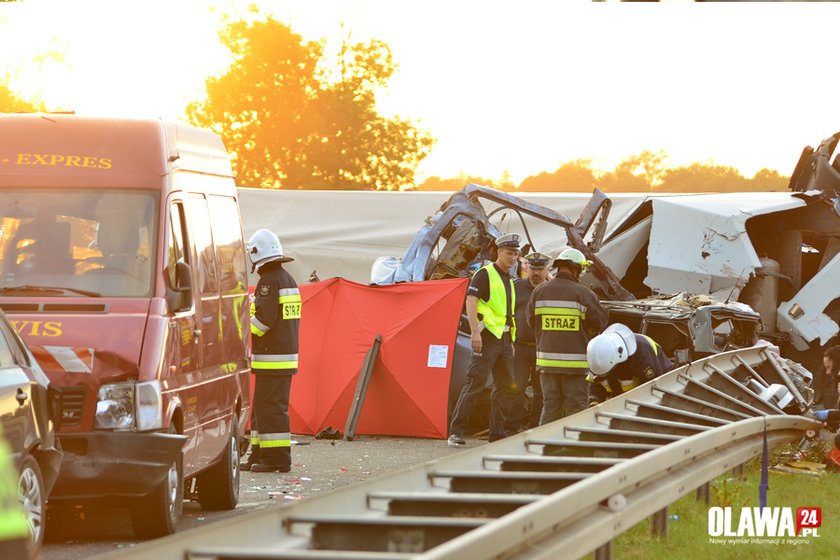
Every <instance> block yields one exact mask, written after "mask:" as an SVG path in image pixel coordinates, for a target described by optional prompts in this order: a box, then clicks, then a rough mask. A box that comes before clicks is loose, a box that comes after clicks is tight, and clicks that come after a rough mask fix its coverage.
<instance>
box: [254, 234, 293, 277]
mask: <svg viewBox="0 0 840 560" xmlns="http://www.w3.org/2000/svg"><path fill="white" fill-rule="evenodd" d="M248 258H250V259H251V264H253V265H254V268H256V267H258V266H262V265H264V264H266V263H269V262H272V261H279V262H289V261H293V260H294V259H293V258H291V257H287V256H285V255H284V254H283V246H282V245H281V244H280V239H279V238H278V237H277V235H275V233H274V232H273V231H271V230H268V229H260V230H257V231H256V232H255V233H254V235H252V236H251V239H249V240H248Z"/></svg>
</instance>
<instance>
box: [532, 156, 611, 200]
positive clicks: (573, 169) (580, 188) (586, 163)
mask: <svg viewBox="0 0 840 560" xmlns="http://www.w3.org/2000/svg"><path fill="white" fill-rule="evenodd" d="M595 187H596V179H595V173H594V172H593V171H592V167H591V162H590V160H587V159H578V160H574V161H569V162H566V163H564V164H563V165H561V166H560V167H558V168H557V170H556V171H554V172H553V173H547V172H545V171H543V172H542V173H540V174H539V175H531V176H529V177H526V178H525V179H524V180H523V181H522V183H520V185H519V189H518V190H519V191H520V192H530V191H541V192H592V190H593V189H594V188H595Z"/></svg>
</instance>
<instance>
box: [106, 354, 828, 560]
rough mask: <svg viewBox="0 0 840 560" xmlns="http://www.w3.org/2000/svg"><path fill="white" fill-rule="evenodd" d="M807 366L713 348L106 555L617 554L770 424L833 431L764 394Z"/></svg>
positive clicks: (738, 460) (161, 558)
mask: <svg viewBox="0 0 840 560" xmlns="http://www.w3.org/2000/svg"><path fill="white" fill-rule="evenodd" d="M794 370H795V368H790V367H787V366H786V364H785V362H784V361H781V360H778V358H777V357H776V356H775V355H771V354H769V353H765V350H764V349H762V348H748V349H744V350H737V351H733V352H727V353H723V354H718V355H715V356H710V357H708V358H704V359H702V360H698V361H696V362H693V363H692V364H689V365H687V366H684V367H681V368H678V369H676V370H674V371H672V372H669V373H668V374H666V375H664V376H662V377H660V378H657V379H655V380H652V381H651V382H649V383H646V384H645V385H642V386H641V387H639V388H637V389H635V390H633V391H631V392H629V393H626V394H624V395H622V396H617V397H614V398H612V399H610V400H608V401H607V402H605V403H603V404H601V405H599V406H597V407H594V408H590V409H588V410H585V411H582V412H580V413H578V414H575V415H573V416H570V417H567V418H563V419H562V420H558V421H557V422H553V423H551V424H548V425H545V426H540V427H539V428H535V429H533V430H529V431H527V432H523V433H521V434H519V435H517V436H514V437H510V438H506V439H504V440H500V441H497V442H493V443H490V444H487V445H483V446H480V447H477V448H473V449H469V450H466V451H464V452H461V453H458V454H455V455H450V456H448V457H444V458H442V459H439V460H437V461H434V462H430V463H426V464H423V465H419V466H417V467H414V468H411V469H408V470H406V471H403V472H401V473H397V474H394V475H390V476H386V477H382V478H379V479H376V480H373V481H371V482H368V483H364V484H359V485H355V486H351V487H348V488H342V489H339V490H336V491H333V492H331V493H328V494H323V495H319V496H316V497H313V498H310V499H308V500H306V501H303V502H297V503H295V504H290V505H285V504H284V505H277V506H270V507H267V508H266V509H264V510H260V511H257V512H254V513H250V514H247V515H243V516H240V517H237V518H233V519H229V520H225V521H221V522H218V523H214V524H212V525H208V526H207V527H202V528H198V529H193V530H191V531H186V532H184V533H179V534H175V535H172V536H169V537H166V538H163V539H159V540H156V541H150V542H147V543H143V544H140V545H137V546H135V547H133V548H131V549H126V550H122V551H118V552H115V553H110V554H107V555H103V556H101V557H100V558H101V559H102V560H104V559H106V558H111V559H123V560H125V559H133V558H138V559H139V558H143V559H146V558H155V560H167V559H170V558H171V559H173V560H175V559H177V560H182V559H219V560H221V559H233V558H236V559H244V558H253V559H255V558H260V559H268V558H284V559H291V558H301V559H305V558H353V559H361V558H376V559H380V560H381V559H384V558H400V559H402V558H423V559H458V560H461V559H464V558H469V559H471V560H472V559H481V558H488V559H489V558H499V557H504V558H558V557H562V558H578V557H580V556H583V555H585V554H587V553H589V552H592V551H593V550H598V554H599V556H601V557H608V556H609V555H610V550H611V549H610V547H609V543H610V542H611V541H612V539H613V538H615V537H616V536H617V535H619V534H621V533H622V532H624V531H626V530H627V529H629V528H631V527H632V526H633V525H634V524H636V523H637V522H639V521H641V520H642V519H644V518H645V517H647V516H649V515H652V514H656V513H657V512H661V510H663V508H666V507H667V506H668V505H669V504H670V503H672V502H673V501H675V500H677V499H678V498H680V497H681V496H683V495H685V494H687V493H688V492H691V491H692V490H694V489H695V488H698V487H700V486H702V485H704V484H706V483H707V482H708V481H710V480H711V479H713V478H714V477H715V476H718V475H719V474H721V473H724V472H726V471H727V470H730V469H733V468H735V467H737V466H739V465H741V464H743V463H744V462H745V461H747V460H749V459H750V458H751V457H754V456H755V455H757V454H759V453H760V452H761V450H762V446H763V441H764V435H765V430H766V435H767V442H768V446H770V447H772V446H775V445H778V444H780V443H783V442H785V441H792V440H797V439H799V438H801V437H802V436H803V433H804V432H806V431H808V430H815V429H818V428H819V427H820V426H821V424H820V423H819V422H816V421H814V420H811V419H808V418H805V417H802V416H788V415H785V414H784V413H783V412H782V411H781V410H779V408H778V407H777V406H776V404H775V403H774V402H772V401H767V400H765V399H762V398H761V397H760V396H759V394H758V393H757V392H756V390H755V387H756V386H761V387H766V386H767V385H769V384H772V383H778V384H784V385H785V386H795V381H796V380H795V379H794V377H793V375H794ZM750 380H752V381H753V382H751V381H750ZM756 384H758V385H756Z"/></svg>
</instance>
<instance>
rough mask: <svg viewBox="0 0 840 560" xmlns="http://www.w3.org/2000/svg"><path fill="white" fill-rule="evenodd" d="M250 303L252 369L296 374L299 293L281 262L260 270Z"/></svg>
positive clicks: (299, 308)
mask: <svg viewBox="0 0 840 560" xmlns="http://www.w3.org/2000/svg"><path fill="white" fill-rule="evenodd" d="M259 274H260V279H259V282H257V288H256V290H255V291H254V300H253V302H252V303H251V335H252V336H251V340H252V346H253V355H252V358H251V369H253V370H255V371H260V370H279V371H282V372H283V373H295V372H296V371H297V368H298V331H299V327H300V316H301V299H300V290H299V289H298V286H297V283H296V282H295V280H294V278H292V275H291V274H289V273H288V272H287V271H286V270H284V269H283V267H282V264H281V263H277V262H272V263H267V264H265V265H263V266H261V267H260V268H259Z"/></svg>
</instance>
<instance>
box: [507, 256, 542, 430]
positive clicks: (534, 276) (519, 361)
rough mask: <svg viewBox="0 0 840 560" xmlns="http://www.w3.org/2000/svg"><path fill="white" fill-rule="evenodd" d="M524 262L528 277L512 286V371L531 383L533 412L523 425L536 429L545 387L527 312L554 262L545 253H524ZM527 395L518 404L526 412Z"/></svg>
mask: <svg viewBox="0 0 840 560" xmlns="http://www.w3.org/2000/svg"><path fill="white" fill-rule="evenodd" d="M524 262H525V263H526V264H527V269H528V276H527V277H525V278H518V279H517V280H514V282H513V289H514V290H515V292H516V311H515V313H514V317H515V319H516V321H515V322H516V341H515V342H514V343H513V347H514V353H513V371H514V375H515V382H516V384H517V385H519V386H521V387H527V386H528V383H529V382H530V384H531V391H532V396H531V407H530V414H529V415H528V416H527V417H526V418H525V419H524V420H525V421H524V422H523V424H524V425H525V427H526V428H533V427H534V426H537V425H539V423H540V413H541V412H542V390H541V389H540V374H539V372H538V371H537V354H536V352H537V350H536V346H537V343H536V341H535V339H534V329H532V328H531V326H530V325H529V324H528V321H527V320H526V317H525V313H526V310H527V308H528V301H530V299H531V294H532V293H533V292H534V288H536V287H537V286H539V285H540V284H542V283H543V282H545V281H547V280H548V265H549V264H550V263H551V257H549V256H548V255H543V254H542V253H529V254H528V255H526V256H525V259H524ZM525 398H526V395H525V393H524V392H523V393H522V398H520V399H519V401H520V403H521V404H518V405H517V410H520V409H522V410H523V412H524V411H525Z"/></svg>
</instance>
